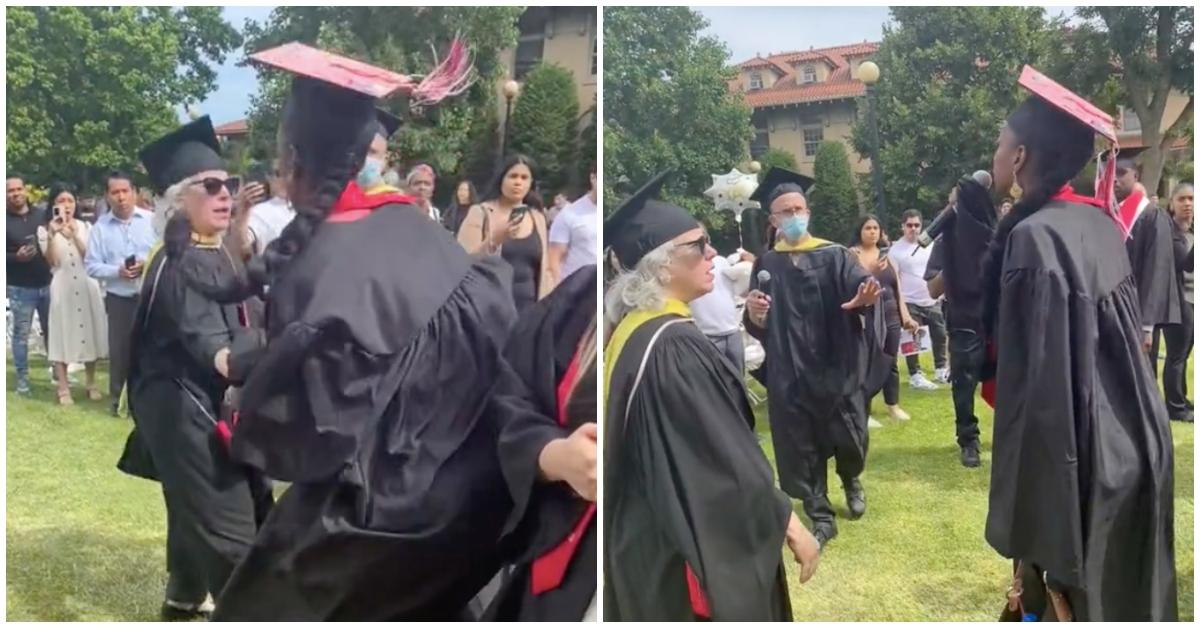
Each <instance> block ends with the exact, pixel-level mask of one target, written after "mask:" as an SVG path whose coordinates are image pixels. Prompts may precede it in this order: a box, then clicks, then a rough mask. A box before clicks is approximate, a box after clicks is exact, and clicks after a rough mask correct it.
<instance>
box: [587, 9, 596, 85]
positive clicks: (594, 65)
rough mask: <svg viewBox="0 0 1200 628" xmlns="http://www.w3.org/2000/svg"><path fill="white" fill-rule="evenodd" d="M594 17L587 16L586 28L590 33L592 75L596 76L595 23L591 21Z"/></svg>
mask: <svg viewBox="0 0 1200 628" xmlns="http://www.w3.org/2000/svg"><path fill="white" fill-rule="evenodd" d="M593 19H594V18H590V17H589V18H588V22H589V25H588V30H589V31H591V34H592V76H596V24H595V22H592V20H593Z"/></svg>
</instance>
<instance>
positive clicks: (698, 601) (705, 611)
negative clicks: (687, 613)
mask: <svg viewBox="0 0 1200 628" xmlns="http://www.w3.org/2000/svg"><path fill="white" fill-rule="evenodd" d="M685 567H687V586H688V597H689V598H691V602H692V612H693V613H695V614H696V617H699V618H700V619H712V609H711V608H709V606H708V596H707V595H705V594H704V589H703V588H701V587H700V579H699V578H697V577H696V572H694V571H692V566H691V565H686V564H685Z"/></svg>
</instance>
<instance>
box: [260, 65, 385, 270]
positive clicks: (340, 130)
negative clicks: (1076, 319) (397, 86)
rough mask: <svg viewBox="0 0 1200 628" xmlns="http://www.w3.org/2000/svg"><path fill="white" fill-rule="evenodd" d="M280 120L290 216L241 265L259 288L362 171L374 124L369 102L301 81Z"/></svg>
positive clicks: (301, 246) (292, 254) (288, 259)
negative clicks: (262, 248)
mask: <svg viewBox="0 0 1200 628" xmlns="http://www.w3.org/2000/svg"><path fill="white" fill-rule="evenodd" d="M282 117H283V123H282V125H281V128H280V151H279V154H280V163H281V165H286V168H285V169H287V170H290V172H291V177H290V179H291V183H290V186H289V189H288V198H290V199H291V201H292V207H293V208H294V209H295V211H296V217H295V218H294V219H292V222H291V223H289V224H288V226H287V228H285V229H284V230H283V233H281V234H280V236H279V238H277V239H276V240H275V241H274V242H272V243H271V245H270V246H268V247H267V250H266V251H264V252H263V255H262V256H261V257H258V258H255V259H252V260H251V261H250V263H248V264H247V271H248V272H249V274H250V277H251V279H252V280H253V281H255V282H256V283H259V284H270V283H271V282H272V281H274V280H275V279H276V278H277V277H279V276H281V275H282V273H283V272H284V270H285V269H286V268H287V266H288V264H289V263H290V262H291V260H292V259H293V258H295V257H296V256H297V255H299V254H300V252H301V251H303V250H304V247H305V246H307V244H308V241H309V240H310V239H312V236H313V234H314V233H316V231H317V229H318V228H320V226H321V224H322V223H323V222H324V221H325V218H326V216H328V215H329V211H330V210H331V209H333V206H334V204H336V203H337V200H338V198H339V197H340V196H341V195H342V191H343V190H345V188H346V184H347V183H349V182H350V181H351V180H352V179H354V177H355V176H356V175H357V174H358V171H359V169H361V168H362V165H363V161H364V160H365V159H366V156H367V148H368V147H369V146H370V144H371V140H372V139H373V138H374V136H375V130H376V124H377V122H376V116H375V103H374V100H372V99H371V98H368V97H366V96H363V95H360V94H357V93H355V92H351V91H349V90H345V89H340V88H336V87H333V86H331V85H328V84H326V83H324V82H322V81H318V80H315V79H309V78H303V77H301V78H297V79H295V80H294V81H293V82H292V94H291V97H290V98H289V100H288V102H287V104H286V105H285V106H284V109H283V116H282Z"/></svg>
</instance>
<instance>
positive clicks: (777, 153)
mask: <svg viewBox="0 0 1200 628" xmlns="http://www.w3.org/2000/svg"><path fill="white" fill-rule="evenodd" d="M758 163H759V165H760V166H762V169H761V170H759V171H758V180H759V181H760V182H761V181H762V180H763V178H764V177H766V176H767V172H769V171H770V170H771V168H774V167H776V166H778V167H780V168H787V169H788V170H791V171H793V172H795V171H796V168H797V165H796V156H795V155H793V154H792V153H791V152H790V151H786V150H784V149H782V148H770V149H767V152H765V153H763V154H762V155H761V156H759V158H758Z"/></svg>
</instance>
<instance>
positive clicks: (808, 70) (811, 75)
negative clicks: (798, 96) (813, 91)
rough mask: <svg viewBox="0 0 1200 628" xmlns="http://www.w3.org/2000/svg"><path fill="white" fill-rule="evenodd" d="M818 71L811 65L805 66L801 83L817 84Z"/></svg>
mask: <svg viewBox="0 0 1200 628" xmlns="http://www.w3.org/2000/svg"><path fill="white" fill-rule="evenodd" d="M816 82H817V69H816V68H814V67H813V66H811V65H806V66H804V73H803V74H802V75H801V79H800V83H802V84H805V83H816Z"/></svg>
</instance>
